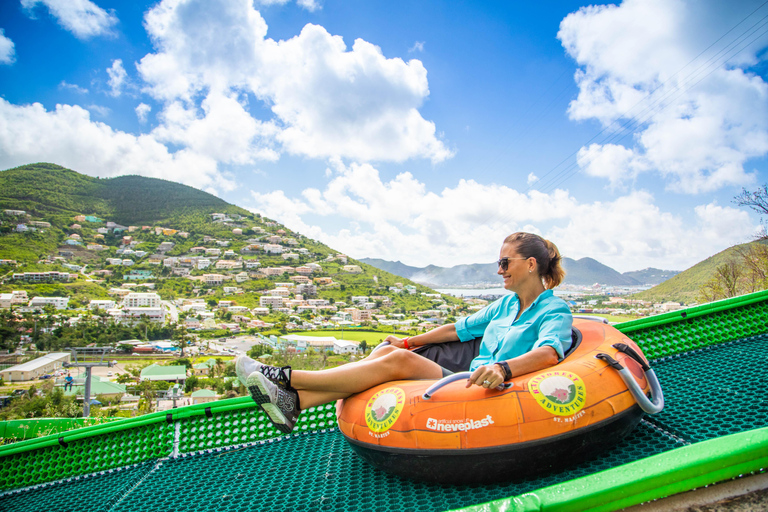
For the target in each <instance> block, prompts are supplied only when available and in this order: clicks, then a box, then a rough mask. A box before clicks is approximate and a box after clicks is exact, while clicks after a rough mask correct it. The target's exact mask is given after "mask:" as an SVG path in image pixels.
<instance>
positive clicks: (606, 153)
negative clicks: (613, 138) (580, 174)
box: [576, 144, 646, 188]
mask: <svg viewBox="0 0 768 512" xmlns="http://www.w3.org/2000/svg"><path fill="white" fill-rule="evenodd" d="M576 161H577V163H578V164H579V166H580V167H581V168H582V169H584V171H585V172H586V173H587V174H588V175H590V176H596V177H599V178H605V179H607V180H608V181H609V182H610V186H611V188H617V187H619V186H621V185H623V184H624V182H625V181H627V180H633V179H634V178H636V177H637V175H638V174H639V173H640V171H643V170H646V168H645V167H644V166H643V164H644V162H643V160H642V158H638V157H637V155H635V153H634V151H632V150H631V149H627V148H625V147H624V146H619V145H616V144H605V145H603V146H601V145H600V144H591V145H590V146H589V147H583V148H581V149H580V150H579V152H578V154H577V155H576Z"/></svg>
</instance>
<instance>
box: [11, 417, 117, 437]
mask: <svg viewBox="0 0 768 512" xmlns="http://www.w3.org/2000/svg"><path fill="white" fill-rule="evenodd" d="M123 419H124V418H106V417H92V418H31V419H26V420H9V421H0V439H13V440H15V441H17V442H20V441H25V440H28V439H36V438H39V437H43V436H47V435H52V434H58V433H60V432H66V431H68V430H74V429H80V428H84V427H89V426H93V425H100V424H102V423H111V422H113V421H122V420H123Z"/></svg>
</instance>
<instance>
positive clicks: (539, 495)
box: [454, 427, 768, 512]
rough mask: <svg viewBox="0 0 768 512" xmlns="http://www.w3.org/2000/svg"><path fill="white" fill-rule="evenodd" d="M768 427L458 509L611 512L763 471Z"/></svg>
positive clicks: (767, 458)
mask: <svg viewBox="0 0 768 512" xmlns="http://www.w3.org/2000/svg"><path fill="white" fill-rule="evenodd" d="M766 468H768V427H765V428H761V429H756V430H751V431H748V432H741V433H738V434H731V435H728V436H724V437H719V438H717V439H712V440H709V441H703V442H700V443H696V444H693V445H689V446H684V447H682V448H676V449H674V450H670V451H668V452H664V453H660V454H658V455H653V456H651V457H648V458H646V459H642V460H638V461H635V462H630V463H628V464H624V465H622V466H619V467H617V468H613V469H609V470H606V471H601V472H599V473H595V474H592V475H588V476H584V477H581V478H577V479H574V480H569V481H567V482H563V483H560V484H557V485H552V486H549V487H544V488H542V489H538V490H536V491H534V492H528V493H525V494H521V495H520V496H514V497H512V498H505V499H501V500H495V501H491V502H489V503H484V504H480V505H474V506H471V507H466V508H461V509H454V512H458V511H462V512H501V511H504V512H534V511H544V510H557V511H560V512H577V511H585V512H586V511H588V512H607V511H613V510H619V509H622V508H626V507H630V506H632V505H638V504H640V503H645V502H648V501H652V500H656V499H660V498H666V497H667V496H672V495H674V494H678V493H681V492H686V491H691V490H693V489H697V488H700V487H704V486H706V485H710V484H714V483H717V482H722V481H725V480H730V479H732V478H737V477H741V476H743V475H747V474H750V473H756V472H764V471H765V469H766Z"/></svg>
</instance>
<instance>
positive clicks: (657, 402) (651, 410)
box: [595, 349, 664, 414]
mask: <svg viewBox="0 0 768 512" xmlns="http://www.w3.org/2000/svg"><path fill="white" fill-rule="evenodd" d="M630 350H631V349H630ZM622 352H623V350H622ZM632 352H634V350H633V351H632ZM628 355H629V356H630V357H632V355H630V354H628ZM635 355H637V353H636V352H635ZM595 357H596V358H597V359H602V360H603V361H605V362H606V363H608V366H610V367H611V368H613V369H614V370H616V371H617V372H619V376H620V377H621V380H623V381H624V384H626V386H627V389H629V392H630V393H632V396H633V397H634V398H635V401H636V402H637V405H639V406H640V408H641V409H642V410H643V411H645V412H647V413H648V414H658V413H660V412H661V411H662V410H663V409H664V393H663V392H662V390H661V384H660V383H659V379H658V377H656V372H654V371H653V369H652V368H651V367H650V366H648V365H647V364H642V365H641V366H642V367H643V371H644V372H645V378H646V379H648V384H650V385H651V397H652V399H649V398H648V397H647V396H645V393H643V390H642V389H641V388H640V385H639V384H638V383H637V381H636V380H635V378H634V377H632V374H631V373H630V371H629V370H627V369H626V368H624V367H623V366H622V365H621V363H619V362H618V361H616V360H615V359H614V358H612V357H611V356H609V355H608V354H603V353H600V354H597V355H596V356H595ZM637 357H639V355H637ZM632 359H635V358H634V357H632ZM646 367H647V369H646Z"/></svg>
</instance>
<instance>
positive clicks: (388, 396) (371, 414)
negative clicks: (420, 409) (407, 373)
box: [365, 388, 405, 432]
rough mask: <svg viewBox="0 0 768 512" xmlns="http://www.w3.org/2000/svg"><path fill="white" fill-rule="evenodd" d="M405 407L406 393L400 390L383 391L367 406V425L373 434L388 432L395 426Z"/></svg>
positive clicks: (389, 389)
mask: <svg viewBox="0 0 768 512" xmlns="http://www.w3.org/2000/svg"><path fill="white" fill-rule="evenodd" d="M404 406H405V392H404V391H403V390H402V389H400V388H386V389H382V390H381V391H379V392H378V393H376V394H375V395H373V396H372V397H371V399H370V400H368V403H367V404H366V406H365V423H366V424H367V425H368V428H369V429H371V430H372V431H373V432H386V431H387V430H389V428H390V427H391V426H392V425H394V424H395V421H397V418H399V417H400V413H401V412H403V407H404Z"/></svg>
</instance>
